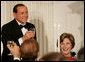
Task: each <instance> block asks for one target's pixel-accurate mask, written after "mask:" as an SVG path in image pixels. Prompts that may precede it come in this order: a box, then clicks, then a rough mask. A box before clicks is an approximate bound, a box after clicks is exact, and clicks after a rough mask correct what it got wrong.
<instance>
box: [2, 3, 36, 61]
mask: <svg viewBox="0 0 85 62" xmlns="http://www.w3.org/2000/svg"><path fill="white" fill-rule="evenodd" d="M13 15H14V19H13V20H12V21H11V22H9V23H7V24H5V25H4V26H3V27H2V43H3V53H2V61H11V60H13V56H12V55H10V56H9V55H8V54H9V53H10V51H9V49H8V48H7V42H8V41H14V42H15V43H16V44H17V45H18V46H20V45H21V44H22V43H23V41H24V40H26V39H31V38H34V39H36V32H35V26H34V25H33V24H31V23H28V22H27V19H28V10H27V7H26V6H25V5H23V4H17V5H15V6H14V8H13Z"/></svg>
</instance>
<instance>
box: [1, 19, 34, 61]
mask: <svg viewBox="0 0 85 62" xmlns="http://www.w3.org/2000/svg"><path fill="white" fill-rule="evenodd" d="M26 26H27V29H28V30H29V29H30V28H35V26H34V25H33V24H31V23H28V22H26ZM22 36H23V34H22V32H21V28H20V26H19V25H18V23H17V21H16V20H15V19H14V20H12V21H11V22H9V23H7V24H5V25H3V27H2V43H3V53H2V60H3V59H4V60H5V59H7V60H8V56H7V54H9V53H10V51H9V50H8V48H7V41H8V40H13V41H14V42H15V43H17V45H19V42H18V39H19V38H20V37H22ZM34 39H36V33H35V37H34ZM19 46H20V45H19ZM5 61H6V60H5Z"/></svg>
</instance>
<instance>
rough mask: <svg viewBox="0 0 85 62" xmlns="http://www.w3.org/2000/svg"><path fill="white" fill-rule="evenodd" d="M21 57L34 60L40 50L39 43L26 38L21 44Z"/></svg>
mask: <svg viewBox="0 0 85 62" xmlns="http://www.w3.org/2000/svg"><path fill="white" fill-rule="evenodd" d="M20 50H21V57H22V59H23V60H28V61H34V60H35V59H36V58H37V55H38V52H39V44H38V42H37V41H36V40H34V39H30V40H25V41H24V42H23V43H22V45H21V48H20Z"/></svg>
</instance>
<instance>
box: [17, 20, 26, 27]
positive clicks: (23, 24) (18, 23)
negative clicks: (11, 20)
mask: <svg viewBox="0 0 85 62" xmlns="http://www.w3.org/2000/svg"><path fill="white" fill-rule="evenodd" d="M16 21H17V23H18V25H23V26H24V25H25V24H26V23H25V24H21V23H20V22H19V21H18V20H16Z"/></svg>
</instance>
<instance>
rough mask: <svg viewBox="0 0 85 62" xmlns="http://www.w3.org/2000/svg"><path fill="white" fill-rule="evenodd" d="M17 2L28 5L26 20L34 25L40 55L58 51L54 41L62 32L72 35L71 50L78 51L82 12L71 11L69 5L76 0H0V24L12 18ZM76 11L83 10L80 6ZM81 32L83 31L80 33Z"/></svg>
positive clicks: (81, 36) (80, 38) (80, 43)
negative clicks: (72, 44)
mask: <svg viewBox="0 0 85 62" xmlns="http://www.w3.org/2000/svg"><path fill="white" fill-rule="evenodd" d="M17 3H23V4H25V5H26V6H27V7H28V12H29V20H28V22H31V23H33V24H34V25H35V26H36V29H37V39H38V42H39V45H40V56H42V55H43V54H46V53H48V52H51V51H58V52H59V50H60V47H59V43H58V48H57V47H56V43H57V39H58V40H59V36H60V35H61V34H62V33H63V32H69V33H72V34H73V35H74V37H75V42H76V45H75V48H74V49H73V51H75V52H78V50H79V49H80V48H81V45H82V44H83V41H82V42H81V40H84V38H83V37H84V36H83V33H84V31H83V30H84V28H83V26H84V24H83V25H82V23H83V22H84V19H83V18H84V17H83V16H84V15H83V13H82V14H81V13H80V14H79V13H78V12H77V11H76V12H73V10H74V9H71V8H70V7H69V5H70V6H72V5H73V3H76V1H1V26H2V25H3V24H5V23H7V22H9V21H11V20H12V19H13V13H12V9H13V7H14V5H15V4H17ZM79 3H81V1H79ZM76 4H77V3H76ZM76 4H74V6H75V5H76ZM74 6H72V7H74ZM79 6H80V5H79ZM79 6H77V7H79ZM77 7H76V8H77ZM83 8H84V7H83ZM78 11H79V12H81V11H82V12H83V11H84V10H81V6H80V8H79V9H78ZM81 21H82V22H81ZM81 25H82V26H81ZM79 28H81V29H82V31H81V30H79ZM81 32H83V33H82V34H81Z"/></svg>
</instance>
